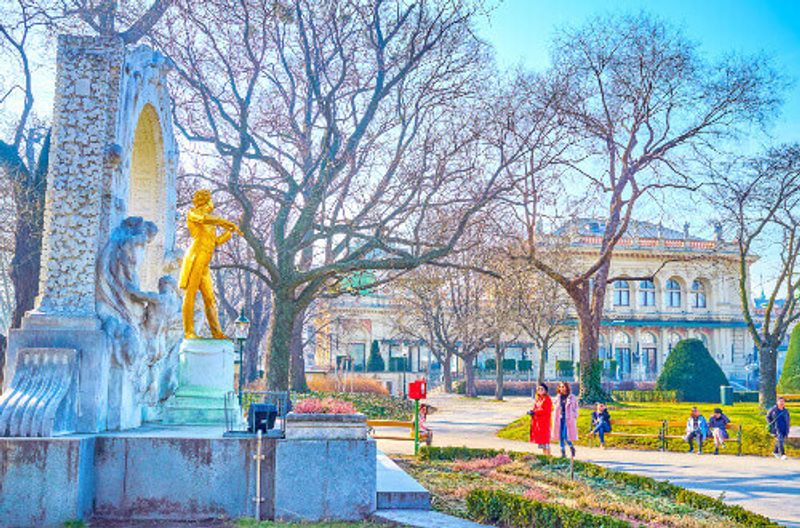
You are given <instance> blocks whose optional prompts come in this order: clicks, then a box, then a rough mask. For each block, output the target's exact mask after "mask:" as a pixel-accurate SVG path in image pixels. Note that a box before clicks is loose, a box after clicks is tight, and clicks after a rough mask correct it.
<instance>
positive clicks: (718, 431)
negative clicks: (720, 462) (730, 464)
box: [708, 407, 731, 455]
mask: <svg viewBox="0 0 800 528" xmlns="http://www.w3.org/2000/svg"><path fill="white" fill-rule="evenodd" d="M729 423H731V420H730V418H728V417H727V416H725V414H723V412H722V409H720V408H719V407H717V408H716V409H714V414H712V415H711V418H709V419H708V427H709V428H711V436H712V437H713V438H714V454H715V455H718V454H719V448H720V446H722V448H723V449H724V448H725V440H727V439H728V431H727V430H726V427H727V426H728V424H729Z"/></svg>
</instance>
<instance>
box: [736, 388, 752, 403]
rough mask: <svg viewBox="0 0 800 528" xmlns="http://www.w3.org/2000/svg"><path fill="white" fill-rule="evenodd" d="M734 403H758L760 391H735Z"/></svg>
mask: <svg viewBox="0 0 800 528" xmlns="http://www.w3.org/2000/svg"><path fill="white" fill-rule="evenodd" d="M733 401H734V403H758V391H734V392H733Z"/></svg>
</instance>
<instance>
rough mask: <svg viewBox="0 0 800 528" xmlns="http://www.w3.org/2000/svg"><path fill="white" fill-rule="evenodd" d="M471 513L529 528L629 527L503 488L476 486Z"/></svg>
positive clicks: (469, 501) (469, 503) (469, 506)
mask: <svg viewBox="0 0 800 528" xmlns="http://www.w3.org/2000/svg"><path fill="white" fill-rule="evenodd" d="M467 514H468V515H469V517H470V518H472V519H475V520H477V521H478V522H490V523H500V524H502V525H503V526H508V527H515V528H516V527H519V528H528V527H530V526H537V527H538V526H547V527H553V528H580V527H584V526H593V527H598V528H629V527H630V526H631V524H630V523H629V522H627V521H623V520H620V519H615V518H613V517H609V516H607V515H596V514H593V513H588V512H583V511H581V510H576V509H574V508H570V507H568V506H563V505H561V504H551V503H546V502H539V501H535V500H531V499H526V498H525V497H521V496H519V495H514V494H513V493H508V492H506V491H500V490H473V491H471V492H470V493H469V495H467Z"/></svg>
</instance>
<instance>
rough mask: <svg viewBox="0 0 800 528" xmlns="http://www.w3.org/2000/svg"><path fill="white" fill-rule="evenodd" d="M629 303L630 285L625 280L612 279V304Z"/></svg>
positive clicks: (627, 304)
mask: <svg viewBox="0 0 800 528" xmlns="http://www.w3.org/2000/svg"><path fill="white" fill-rule="evenodd" d="M630 305H631V286H630V284H629V283H628V281H626V280H618V281H614V306H630Z"/></svg>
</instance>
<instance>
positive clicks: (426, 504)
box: [377, 451, 431, 511]
mask: <svg viewBox="0 0 800 528" xmlns="http://www.w3.org/2000/svg"><path fill="white" fill-rule="evenodd" d="M377 472H378V480H377V491H378V495H377V507H378V511H380V510H429V509H430V507H431V494H430V492H428V490H426V489H425V488H424V487H422V485H420V483H419V482H417V481H416V480H414V479H413V478H411V476H410V475H409V474H408V473H406V472H405V471H403V470H402V469H401V468H400V466H398V465H397V464H395V462H394V461H393V460H392V459H391V458H389V457H387V456H386V455H384V454H383V453H381V452H380V451H379V452H378V457H377Z"/></svg>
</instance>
